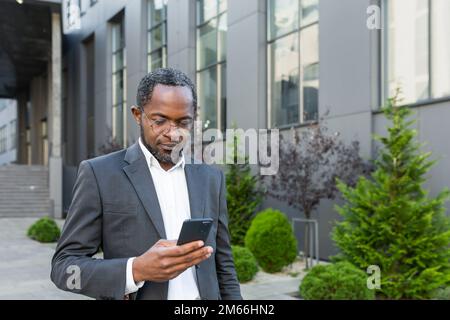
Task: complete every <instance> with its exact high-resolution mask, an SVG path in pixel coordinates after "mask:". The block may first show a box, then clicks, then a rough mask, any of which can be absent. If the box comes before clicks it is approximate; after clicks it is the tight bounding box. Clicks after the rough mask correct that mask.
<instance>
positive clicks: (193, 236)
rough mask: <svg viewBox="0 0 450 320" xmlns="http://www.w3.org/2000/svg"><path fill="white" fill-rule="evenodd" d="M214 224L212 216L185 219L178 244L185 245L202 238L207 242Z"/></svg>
mask: <svg viewBox="0 0 450 320" xmlns="http://www.w3.org/2000/svg"><path fill="white" fill-rule="evenodd" d="M212 224H213V219H211V218H196V219H188V220H184V222H183V226H182V227H181V232H180V236H179V237H178V241H177V245H179V246H180V245H183V244H185V243H189V242H192V241H199V240H202V241H203V242H204V243H206V239H207V238H208V235H209V231H210V230H211V226H212Z"/></svg>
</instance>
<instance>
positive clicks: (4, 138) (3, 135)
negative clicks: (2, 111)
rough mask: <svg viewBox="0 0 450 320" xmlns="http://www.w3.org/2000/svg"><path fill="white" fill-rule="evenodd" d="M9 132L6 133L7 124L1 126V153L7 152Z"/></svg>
mask: <svg viewBox="0 0 450 320" xmlns="http://www.w3.org/2000/svg"><path fill="white" fill-rule="evenodd" d="M7 139H8V138H7V133H6V125H4V126H2V127H1V128H0V154H1V153H4V152H6V150H7V146H6V142H7Z"/></svg>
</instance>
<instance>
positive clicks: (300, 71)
mask: <svg viewBox="0 0 450 320" xmlns="http://www.w3.org/2000/svg"><path fill="white" fill-rule="evenodd" d="M270 2H271V0H266V7H267V13H266V14H267V17H266V25H267V28H266V54H267V71H266V72H267V83H266V85H267V128H269V129H271V128H277V129H289V128H293V127H299V126H307V125H310V124H312V123H317V121H318V112H319V95H318V96H317V116H316V119H312V120H304V116H303V112H304V108H305V106H304V99H303V89H304V87H303V82H304V80H303V76H304V72H303V65H302V60H303V58H302V54H301V50H302V49H301V46H302V41H301V40H302V37H301V33H302V31H303V30H306V29H308V28H311V27H313V26H314V25H317V28H318V39H317V46H318V48H317V51H318V59H317V62H314V63H311V64H309V65H308V66H312V65H318V67H319V70H320V43H319V35H320V28H319V22H320V12H319V15H318V18H317V20H315V21H313V22H310V23H307V24H305V25H302V23H301V22H302V0H297V8H298V12H297V19H298V26H297V27H296V28H295V29H294V30H291V31H289V32H286V33H284V34H282V35H278V36H275V37H271V34H272V32H271V23H270V22H271V14H273V13H272V12H271V10H270V8H271V6H270ZM317 3H318V5H319V3H320V0H318V2H317ZM294 34H297V40H298V50H299V52H298V83H299V86H298V100H299V101H298V109H299V110H298V112H299V121H298V122H292V123H288V124H281V125H274V124H273V121H272V120H273V119H272V118H273V115H272V111H273V105H272V95H273V89H272V84H271V82H272V72H271V67H272V54H271V46H272V45H274V44H275V43H276V42H277V41H278V40H281V39H283V38H287V37H289V36H292V35H294ZM305 66H306V65H305ZM318 81H319V86H318V88H319V89H318V92H320V71H319V76H318Z"/></svg>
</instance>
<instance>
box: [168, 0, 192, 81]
mask: <svg viewBox="0 0 450 320" xmlns="http://www.w3.org/2000/svg"><path fill="white" fill-rule="evenodd" d="M195 4H196V2H195V0H173V1H169V2H168V4H167V33H168V37H167V39H168V44H167V50H168V52H167V60H168V66H169V67H172V68H175V69H179V70H181V71H183V72H184V73H186V74H187V75H188V76H189V77H190V78H191V79H192V81H194V82H195V78H196V69H195V68H196V64H195V45H196V42H195V38H196V37H195V34H196V22H195V8H196V6H195Z"/></svg>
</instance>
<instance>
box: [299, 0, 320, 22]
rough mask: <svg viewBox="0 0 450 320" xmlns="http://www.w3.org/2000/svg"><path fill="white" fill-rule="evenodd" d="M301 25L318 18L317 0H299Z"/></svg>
mask: <svg viewBox="0 0 450 320" xmlns="http://www.w3.org/2000/svg"><path fill="white" fill-rule="evenodd" d="M301 6H302V8H301V15H302V17H301V19H300V22H301V26H302V27H303V26H306V25H308V24H311V23H314V22H317V21H318V20H319V0H302V1H301Z"/></svg>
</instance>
